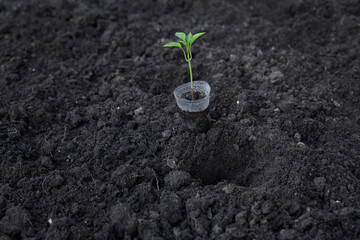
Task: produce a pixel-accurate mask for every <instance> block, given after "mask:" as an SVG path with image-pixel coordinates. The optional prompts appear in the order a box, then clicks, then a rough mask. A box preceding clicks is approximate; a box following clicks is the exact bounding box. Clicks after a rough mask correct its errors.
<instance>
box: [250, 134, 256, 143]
mask: <svg viewBox="0 0 360 240" xmlns="http://www.w3.org/2000/svg"><path fill="white" fill-rule="evenodd" d="M256 139H257V138H256V137H255V136H254V135H251V136H250V137H249V141H250V142H255V141H256Z"/></svg>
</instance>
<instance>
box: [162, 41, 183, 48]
mask: <svg viewBox="0 0 360 240" xmlns="http://www.w3.org/2000/svg"><path fill="white" fill-rule="evenodd" d="M163 47H179V48H181V44H180V43H178V42H169V43H167V44H165V45H164V46H163Z"/></svg>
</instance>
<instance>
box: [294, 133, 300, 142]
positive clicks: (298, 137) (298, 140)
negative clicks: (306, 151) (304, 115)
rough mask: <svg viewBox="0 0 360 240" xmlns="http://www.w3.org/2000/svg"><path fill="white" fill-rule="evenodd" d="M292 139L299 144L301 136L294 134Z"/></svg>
mask: <svg viewBox="0 0 360 240" xmlns="http://www.w3.org/2000/svg"><path fill="white" fill-rule="evenodd" d="M294 139H295V141H296V142H300V141H301V135H300V134H299V133H295V134H294Z"/></svg>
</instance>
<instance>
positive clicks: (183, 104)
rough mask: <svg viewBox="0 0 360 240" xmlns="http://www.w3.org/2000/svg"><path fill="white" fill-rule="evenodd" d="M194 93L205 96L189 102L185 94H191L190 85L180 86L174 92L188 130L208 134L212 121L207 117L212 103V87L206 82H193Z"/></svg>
mask: <svg viewBox="0 0 360 240" xmlns="http://www.w3.org/2000/svg"><path fill="white" fill-rule="evenodd" d="M193 91H194V93H199V94H200V95H202V96H203V98H201V99H197V100H193V101H192V100H188V99H186V98H185V97H184V95H185V94H188V95H189V94H191V87H190V83H185V84H183V85H180V86H178V87H177V88H176V89H175V90H174V96H175V99H176V103H177V105H178V106H179V108H180V109H181V116H182V118H183V120H184V123H185V126H186V127H187V130H188V131H190V132H195V133H203V132H206V131H207V130H208V129H209V128H210V121H209V119H208V117H207V115H208V112H209V103H210V91H211V88H210V85H209V84H208V83H207V82H205V81H194V82H193Z"/></svg>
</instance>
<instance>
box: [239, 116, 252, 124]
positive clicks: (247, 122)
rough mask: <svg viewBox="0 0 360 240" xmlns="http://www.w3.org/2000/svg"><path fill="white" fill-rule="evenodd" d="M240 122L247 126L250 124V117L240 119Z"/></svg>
mask: <svg viewBox="0 0 360 240" xmlns="http://www.w3.org/2000/svg"><path fill="white" fill-rule="evenodd" d="M240 124H241V125H244V126H249V125H251V119H248V118H244V119H241V120H240Z"/></svg>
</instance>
